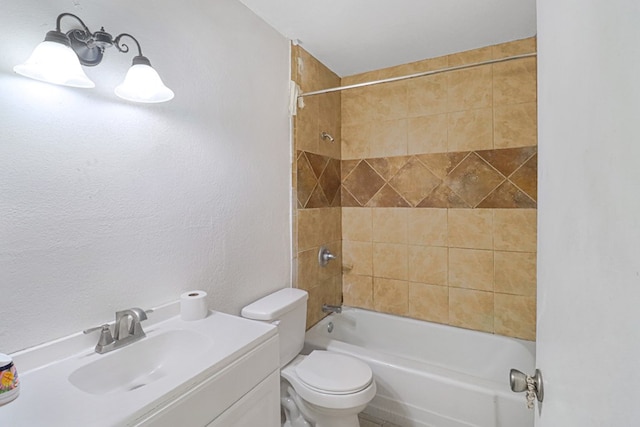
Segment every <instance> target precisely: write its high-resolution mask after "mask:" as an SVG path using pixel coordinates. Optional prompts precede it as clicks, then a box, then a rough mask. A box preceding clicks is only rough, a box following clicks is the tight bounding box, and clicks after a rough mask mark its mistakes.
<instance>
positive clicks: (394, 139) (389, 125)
mask: <svg viewBox="0 0 640 427" xmlns="http://www.w3.org/2000/svg"><path fill="white" fill-rule="evenodd" d="M370 126H371V129H372V130H373V134H372V135H370V139H369V156H370V157H392V156H404V155H406V154H407V120H406V119H400V120H385V121H382V122H375V123H370Z"/></svg>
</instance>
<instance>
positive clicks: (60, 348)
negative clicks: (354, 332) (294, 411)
mask: <svg viewBox="0 0 640 427" xmlns="http://www.w3.org/2000/svg"><path fill="white" fill-rule="evenodd" d="M142 327H143V328H144V331H145V332H146V335H147V336H146V337H145V338H143V339H141V340H139V341H136V342H133V343H131V344H129V345H127V346H125V347H122V348H119V349H117V350H113V351H111V352H109V353H105V354H98V353H96V352H95V351H94V347H95V345H96V343H97V342H98V338H99V335H100V332H99V331H97V332H94V333H92V334H89V335H83V334H82V333H77V334H74V335H71V336H69V337H66V338H63V339H60V340H56V341H52V342H50V343H47V344H43V345H41V346H38V347H34V348H33V349H28V350H24V351H21V352H18V353H14V354H13V355H12V356H13V359H14V362H15V365H16V367H17V369H18V372H19V375H20V396H19V397H18V398H17V399H16V400H14V401H13V402H11V403H9V404H6V405H3V406H0V426H42V425H46V426H47V427H68V426H92V427H114V426H118V427H123V426H139V427H142V426H145V427H146V426H148V425H178V424H179V422H177V423H173V422H172V423H170V424H154V422H153V421H148V420H150V419H152V417H155V416H157V414H159V413H160V412H162V411H165V410H166V411H168V410H169V409H168V408H173V407H174V406H175V407H182V406H180V405H184V404H185V403H184V402H185V401H188V400H189V399H190V398H188V397H187V396H204V395H203V394H202V393H201V392H200V391H199V390H203V389H204V388H206V389H207V390H210V393H213V394H212V396H213V397H211V398H208V399H207V400H205V401H201V400H197V399H196V398H195V397H194V398H193V399H195V400H194V401H197V402H199V403H198V405H199V406H198V408H200V409H199V410H196V411H195V412H193V413H190V415H189V417H191V418H194V417H197V416H199V415H202V414H200V412H202V413H204V412H206V415H207V417H209V418H207V419H208V420H211V419H213V418H214V417H215V416H216V414H220V413H222V411H224V410H225V409H226V408H228V407H229V406H230V405H231V404H233V402H235V401H237V400H238V399H239V398H240V397H242V396H243V395H245V394H246V393H247V392H248V391H249V390H250V389H251V387H253V386H255V385H256V384H257V382H258V381H261V380H262V379H263V378H266V377H267V376H269V375H271V374H273V373H274V372H277V369H278V345H277V330H276V328H275V327H273V326H271V325H267V324H264V323H260V322H254V321H251V320H247V319H243V318H240V317H237V316H231V315H228V314H224V313H219V312H212V313H210V314H209V315H208V316H207V318H205V319H203V320H198V321H193V322H186V321H183V320H182V319H181V318H180V313H179V302H175V303H171V304H167V305H166V306H163V307H155V308H154V311H153V312H152V313H150V314H149V319H148V320H146V321H144V322H143V323H142ZM254 381H256V382H255V383H254ZM205 385H206V387H205ZM175 402H182V403H180V405H178V404H177V403H175ZM154 414H156V415H154ZM203 416H204V415H203ZM194 419H195V418H194ZM206 424H208V421H207V422H205V420H204V419H203V421H202V422H198V425H206ZM185 425H186V424H185Z"/></svg>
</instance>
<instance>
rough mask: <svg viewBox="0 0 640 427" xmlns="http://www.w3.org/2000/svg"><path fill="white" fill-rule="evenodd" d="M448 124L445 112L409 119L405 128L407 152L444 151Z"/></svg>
mask: <svg viewBox="0 0 640 427" xmlns="http://www.w3.org/2000/svg"><path fill="white" fill-rule="evenodd" d="M448 125H449V123H448V118H447V115H446V114H437V115H434V116H420V117H413V118H411V119H409V122H408V129H407V142H408V144H407V145H408V153H409V154H425V153H446V152H447V139H448Z"/></svg>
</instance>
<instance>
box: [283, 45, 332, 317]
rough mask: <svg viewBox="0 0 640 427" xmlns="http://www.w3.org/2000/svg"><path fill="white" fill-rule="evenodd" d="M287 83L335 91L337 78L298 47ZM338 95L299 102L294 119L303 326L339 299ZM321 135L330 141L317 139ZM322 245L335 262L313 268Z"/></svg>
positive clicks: (305, 88)
mask: <svg viewBox="0 0 640 427" xmlns="http://www.w3.org/2000/svg"><path fill="white" fill-rule="evenodd" d="M291 67H292V69H291V75H292V80H293V81H295V82H296V83H298V85H299V86H300V88H301V89H302V91H303V92H311V91H314V90H319V89H326V88H329V87H335V86H340V77H338V76H337V75H336V74H334V73H333V72H331V71H330V70H329V69H328V68H326V67H325V66H324V65H322V64H321V63H320V62H318V61H317V60H316V59H315V58H313V57H312V56H311V55H309V54H308V53H307V52H306V51H305V50H304V49H302V48H300V47H299V46H292V53H291ZM340 96H341V95H340V93H339V92H338V93H332V94H326V95H320V96H313V97H308V98H305V99H304V107H303V108H299V109H298V114H297V116H295V117H294V159H293V167H292V170H293V174H294V176H293V180H292V182H293V183H294V186H295V188H294V197H293V199H294V204H295V206H294V209H293V212H294V224H295V227H294V233H293V234H294V246H295V247H294V251H293V253H294V256H295V259H294V271H295V272H296V274H295V276H294V283H295V286H296V287H298V288H301V289H305V290H306V291H308V292H309V301H308V308H307V327H311V326H313V325H314V324H315V323H317V322H318V320H320V319H321V318H322V317H323V313H322V311H321V307H322V304H336V305H339V304H340V303H341V300H342V277H341V276H342V271H341V265H342V257H341V254H342V225H341V215H342V214H341V208H340V199H341V196H340V194H341V193H340V141H341V137H340V134H341V123H340V120H341V114H340V108H341V105H340ZM322 132H326V133H328V134H329V135H331V136H332V137H333V138H334V142H330V141H328V140H325V139H322V138H321V136H320V135H321V133H322ZM323 245H325V246H327V247H328V248H329V249H330V250H331V252H332V253H334V254H335V255H337V256H338V259H337V260H335V261H331V262H330V263H329V264H328V265H327V266H326V267H320V266H319V265H318V251H319V249H320V247H321V246H323Z"/></svg>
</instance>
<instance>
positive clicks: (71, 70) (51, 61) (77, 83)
mask: <svg viewBox="0 0 640 427" xmlns="http://www.w3.org/2000/svg"><path fill="white" fill-rule="evenodd" d="M13 71H15V72H16V73H18V74H20V75H23V76H25V77H30V78H32V79H36V80H40V81H43V82H47V83H53V84H57V85H63V86H72V87H81V88H92V87H95V86H96V85H95V83H93V82H92V81H91V80H90V79H89V77H87V75H86V74H85V73H84V71H83V70H82V66H81V65H80V61H79V60H78V56H77V55H76V54H75V52H74V51H73V50H72V49H71V48H70V47H68V46H65V45H64V44H62V43H58V42H55V41H43V42H42V43H40V44H39V45H38V46H36V48H35V49H34V50H33V53H32V54H31V56H30V57H29V59H27V60H26V62H25V63H24V64H20V65H16V66H15V67H13Z"/></svg>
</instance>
